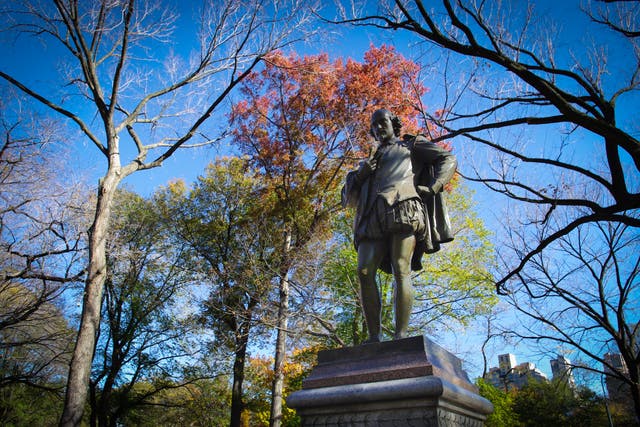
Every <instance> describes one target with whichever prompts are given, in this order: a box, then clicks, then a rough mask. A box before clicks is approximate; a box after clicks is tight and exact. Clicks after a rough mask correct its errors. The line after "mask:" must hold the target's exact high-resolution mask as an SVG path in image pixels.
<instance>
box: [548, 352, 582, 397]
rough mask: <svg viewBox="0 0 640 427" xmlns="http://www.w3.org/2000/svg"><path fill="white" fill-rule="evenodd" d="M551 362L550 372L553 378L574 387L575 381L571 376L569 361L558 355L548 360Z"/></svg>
mask: <svg viewBox="0 0 640 427" xmlns="http://www.w3.org/2000/svg"><path fill="white" fill-rule="evenodd" d="M549 363H550V364H551V373H552V374H553V379H554V380H558V381H563V382H565V383H566V384H567V385H568V386H569V387H570V388H572V389H574V390H575V388H576V381H575V379H574V378H573V370H572V367H571V361H570V360H569V359H567V358H566V357H564V356H561V355H558V357H556V358H555V359H551V360H550V361H549Z"/></svg>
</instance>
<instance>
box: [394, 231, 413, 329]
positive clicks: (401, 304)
mask: <svg viewBox="0 0 640 427" xmlns="http://www.w3.org/2000/svg"><path fill="white" fill-rule="evenodd" d="M415 247H416V238H415V236H414V235H413V234H410V235H397V234H396V235H393V236H392V238H391V268H392V270H393V276H394V278H395V282H396V286H395V290H394V301H395V310H394V312H395V320H396V331H395V336H394V338H395V339H399V338H404V337H406V336H407V329H408V328H409V319H410V318H411V309H412V307H413V284H412V283H411V257H412V256H413V250H414V249H415Z"/></svg>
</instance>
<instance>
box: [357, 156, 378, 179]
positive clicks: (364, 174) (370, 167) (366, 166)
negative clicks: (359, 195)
mask: <svg viewBox="0 0 640 427" xmlns="http://www.w3.org/2000/svg"><path fill="white" fill-rule="evenodd" d="M377 166H378V160H377V159H375V158H370V159H367V160H365V161H363V162H362V163H360V169H359V170H358V178H359V179H360V180H361V181H363V180H365V179H367V178H368V177H369V175H371V174H372V173H373V171H375V170H376V167H377Z"/></svg>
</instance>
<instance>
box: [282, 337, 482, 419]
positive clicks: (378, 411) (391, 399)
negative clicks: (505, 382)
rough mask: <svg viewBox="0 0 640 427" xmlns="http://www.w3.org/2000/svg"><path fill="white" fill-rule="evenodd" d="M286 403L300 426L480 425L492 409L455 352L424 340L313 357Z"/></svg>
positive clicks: (370, 345)
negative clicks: (299, 385)
mask: <svg viewBox="0 0 640 427" xmlns="http://www.w3.org/2000/svg"><path fill="white" fill-rule="evenodd" d="M287 405H288V406H289V407H290V408H294V409H296V410H297V412H298V414H299V415H300V416H301V418H302V425H303V426H433V427H436V426H438V427H439V426H474V427H475V426H482V425H483V421H484V420H485V419H486V417H487V415H488V414H490V413H491V412H492V411H493V406H492V405H491V403H490V402H489V401H488V400H486V399H484V398H483V397H481V396H480V395H478V392H477V389H476V387H475V386H474V385H473V384H471V382H470V381H469V378H468V376H467V374H466V373H465V372H464V371H463V369H462V363H461V361H460V359H458V358H457V357H456V356H454V355H453V354H451V353H449V352H448V351H446V350H445V349H443V348H442V347H440V346H439V345H437V344H435V343H434V342H432V341H431V340H429V339H428V338H426V337H423V336H417V337H411V338H405V339H401V340H395V341H387V342H382V343H373V344H364V345H361V346H358V347H349V348H341V349H336V350H326V351H321V352H320V353H318V364H317V365H316V367H315V368H314V369H313V370H312V371H311V374H310V375H309V376H308V377H307V379H306V380H305V381H303V384H302V390H300V391H297V392H295V393H292V394H291V395H290V396H289V398H288V399H287Z"/></svg>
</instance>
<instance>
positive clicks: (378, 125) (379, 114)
mask: <svg viewBox="0 0 640 427" xmlns="http://www.w3.org/2000/svg"><path fill="white" fill-rule="evenodd" d="M371 133H373V136H374V137H375V138H376V139H377V140H378V141H380V142H381V143H387V142H390V141H392V140H393V139H395V133H394V132H393V122H392V121H391V114H390V113H389V112H388V111H385V110H378V111H376V112H375V113H373V116H372V117H371Z"/></svg>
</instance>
